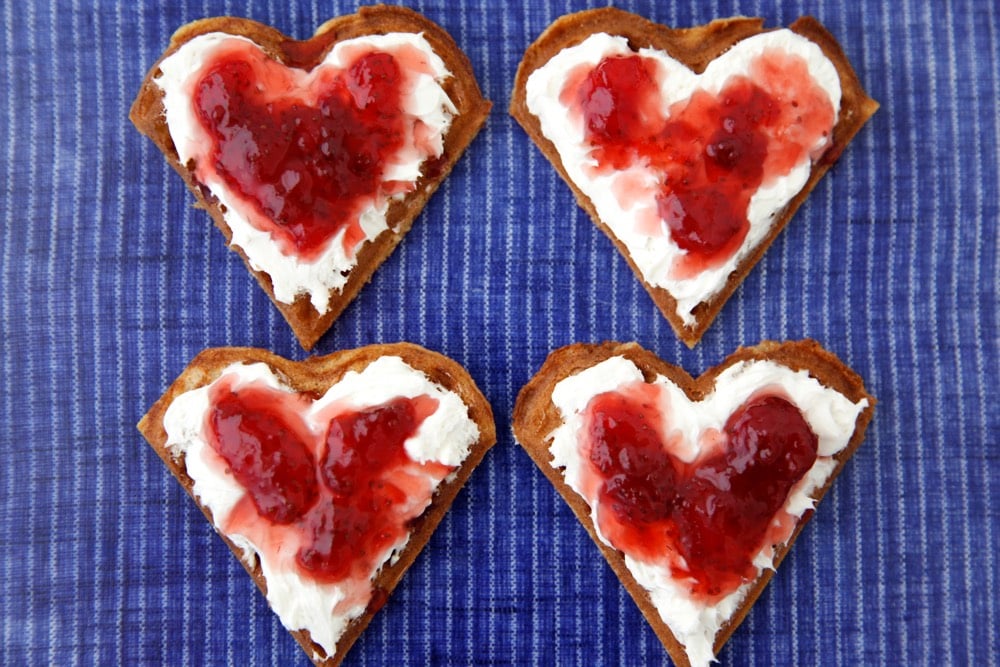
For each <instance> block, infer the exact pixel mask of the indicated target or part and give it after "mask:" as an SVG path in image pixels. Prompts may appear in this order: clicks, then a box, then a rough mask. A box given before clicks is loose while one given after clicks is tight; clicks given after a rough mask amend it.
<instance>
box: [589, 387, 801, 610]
mask: <svg viewBox="0 0 1000 667" xmlns="http://www.w3.org/2000/svg"><path fill="white" fill-rule="evenodd" d="M587 410H588V414H589V417H590V421H589V430H588V441H587V447H588V450H587V458H588V461H589V463H590V465H591V467H592V470H593V472H595V473H596V474H597V475H598V477H599V478H600V480H601V484H600V486H599V490H598V501H599V503H600V505H599V507H600V506H601V505H603V506H605V507H609V508H610V509H611V515H610V516H607V515H604V514H603V513H602V512H600V510H599V513H598V516H599V520H600V522H601V531H602V533H603V534H604V535H605V536H607V537H608V538H609V540H610V541H611V543H612V545H613V546H615V547H616V548H618V549H621V550H622V551H625V552H626V553H629V554H631V555H632V556H633V557H639V558H645V559H652V560H655V559H657V558H662V557H663V556H664V555H666V554H667V552H668V551H670V550H672V551H673V552H675V553H676V554H677V555H679V556H681V557H682V558H683V561H682V562H677V563H674V564H673V565H672V570H673V572H674V574H675V575H676V576H678V577H679V578H681V579H691V580H692V581H693V583H692V585H691V589H690V590H691V593H692V594H693V595H694V596H696V597H702V598H705V599H709V600H712V599H718V598H719V597H720V596H722V595H725V594H727V593H729V592H732V591H733V590H735V589H736V588H737V587H738V586H739V585H740V584H742V583H743V582H744V581H746V580H749V579H751V578H752V577H753V576H754V575H755V568H754V566H753V559H754V557H755V556H756V554H757V552H759V551H760V549H761V548H763V547H764V546H766V545H765V543H764V542H765V540H766V538H767V534H768V528H769V527H770V525H771V522H772V520H773V519H774V518H775V516H776V514H777V513H778V511H779V510H781V508H782V507H783V506H784V504H785V501H786V499H787V498H788V493H789V491H790V490H791V488H792V487H793V486H794V485H795V484H796V483H797V482H798V481H799V480H800V479H802V477H803V476H804V475H805V473H806V472H807V471H808V470H809V468H811V467H812V465H813V463H814V462H815V460H816V455H817V446H818V439H817V437H816V435H815V434H814V433H813V432H812V430H811V429H810V428H809V425H808V424H807V423H806V421H805V419H804V418H803V417H802V413H801V412H799V410H798V408H797V407H795V406H794V405H792V404H791V403H790V402H788V401H787V400H785V399H784V398H781V397H778V396H773V395H767V396H763V397H759V398H756V399H753V400H751V401H750V402H748V403H746V404H744V405H743V406H741V407H740V408H739V409H738V410H737V411H736V412H734V413H733V414H732V415H731V416H730V418H729V419H728V421H727V422H726V425H725V427H724V429H723V432H724V435H725V437H726V440H727V446H726V447H725V448H724V449H723V450H722V451H719V452H718V453H715V454H713V455H711V456H709V457H707V458H702V459H699V460H695V461H694V462H692V463H689V464H685V463H684V462H682V461H680V460H678V459H677V458H676V457H674V456H673V455H672V454H671V453H670V452H669V451H668V450H667V449H666V448H665V446H664V443H663V441H662V439H661V436H660V434H659V431H658V429H657V428H656V427H655V426H654V425H653V420H658V419H659V414H658V413H657V412H655V411H654V407H653V406H651V405H650V404H648V403H645V404H644V403H643V402H640V401H637V400H635V399H634V398H633V397H632V396H629V395H627V394H621V393H609V394H601V395H599V396H597V397H595V398H594V399H593V400H592V401H591V403H590V405H589V406H588V408H587Z"/></svg>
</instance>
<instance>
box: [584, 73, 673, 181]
mask: <svg viewBox="0 0 1000 667" xmlns="http://www.w3.org/2000/svg"><path fill="white" fill-rule="evenodd" d="M655 71H656V70H655V68H654V66H653V65H652V63H651V62H650V61H647V60H645V59H643V58H638V57H634V58H605V59H604V60H602V61H601V62H600V63H599V64H598V65H597V67H595V68H594V69H593V71H592V72H591V73H590V75H589V76H588V77H587V78H586V79H584V80H583V83H582V84H581V86H580V90H579V93H578V98H579V103H580V105H581V106H582V108H583V117H584V127H585V128H586V132H587V138H588V139H589V140H590V141H591V142H592V143H593V144H594V145H595V146H596V147H597V148H598V151H597V155H598V160H599V162H601V164H602V165H605V164H606V165H610V166H611V167H613V168H615V169H622V168H624V167H627V166H628V165H629V163H630V162H631V161H632V159H634V157H635V156H636V154H645V153H647V152H648V151H650V150H653V149H652V148H651V147H649V146H648V145H647V144H648V143H649V142H650V141H652V135H651V134H650V132H649V127H650V125H655V124H659V123H662V122H663V116H662V112H661V111H660V109H659V105H658V102H659V90H658V88H657V85H656V81H655V79H654V73H655Z"/></svg>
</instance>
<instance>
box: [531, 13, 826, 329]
mask: <svg viewBox="0 0 1000 667" xmlns="http://www.w3.org/2000/svg"><path fill="white" fill-rule="evenodd" d="M770 49H777V50H780V51H783V52H785V53H787V54H791V55H796V56H800V57H801V58H802V59H803V60H804V61H805V63H806V64H807V66H808V71H809V74H810V76H811V77H812V78H813V80H814V81H815V83H816V84H818V85H819V86H820V88H822V90H824V91H825V92H826V94H827V95H828V96H829V99H830V102H831V104H832V106H833V109H834V124H836V115H837V113H839V109H840V96H841V89H840V77H839V75H838V73H837V69H836V67H835V66H834V64H833V63H832V62H831V61H830V60H829V59H828V58H827V57H826V56H825V55H824V54H823V51H822V50H821V49H820V48H819V46H817V45H816V44H815V43H813V42H811V41H809V40H808V39H806V38H805V37H802V36H800V35H798V34H796V33H794V32H792V31H790V30H786V29H783V30H774V31H771V32H765V33H761V34H758V35H755V36H753V37H749V38H747V39H744V40H742V41H740V42H738V43H736V44H735V45H734V46H733V47H732V48H731V49H729V50H728V51H727V52H725V53H724V54H723V55H721V56H719V57H718V58H716V59H715V60H713V61H712V62H711V63H709V65H708V66H707V67H706V68H705V71H704V72H703V73H702V74H700V75H699V74H695V73H694V72H692V71H691V70H690V69H688V68H687V67H686V66H685V65H684V64H682V63H680V62H678V61H677V60H675V59H674V58H671V57H670V56H669V55H667V54H666V53H664V52H662V51H658V50H654V49H641V50H640V51H639V52H638V53H639V55H640V56H642V57H643V58H648V59H650V60H651V61H653V62H655V63H656V67H657V68H658V77H657V80H658V81H659V85H660V92H661V95H662V100H663V108H664V110H666V109H669V108H670V107H671V106H672V105H674V104H675V103H678V102H681V101H683V100H686V99H689V98H690V97H691V95H692V93H693V92H695V91H696V90H704V91H706V92H709V93H712V94H716V93H718V92H719V91H720V90H721V89H722V88H723V87H724V86H725V85H726V83H727V81H729V79H730V78H731V77H733V76H736V75H747V74H748V73H749V71H750V66H751V63H752V61H753V60H754V58H756V57H757V56H759V55H760V54H762V53H763V52H764V51H765V50H770ZM634 53H635V52H634V51H633V50H632V49H631V48H630V47H629V45H628V41H627V40H626V39H625V38H624V37H620V36H612V35H608V34H605V33H596V34H593V35H591V36H589V37H588V38H587V39H586V40H584V41H583V42H581V43H580V44H578V45H576V46H571V47H568V48H566V49H563V50H562V51H560V52H559V53H558V54H556V55H555V56H554V57H553V58H552V59H551V60H549V61H548V62H547V63H546V64H545V65H543V66H542V67H540V68H538V69H537V70H535V71H534V72H532V74H531V76H530V77H529V78H528V82H527V86H526V101H527V106H528V109H529V110H530V111H531V113H532V114H534V115H535V116H536V117H537V118H538V120H539V122H540V125H541V130H542V133H543V134H544V135H545V137H546V138H547V139H548V140H549V141H551V142H552V144H553V145H554V146H555V149H556V151H557V152H558V153H559V157H560V159H561V161H562V165H563V167H564V169H565V170H566V173H567V174H568V175H569V177H570V179H571V180H572V181H573V183H575V184H576V186H577V187H578V188H579V189H580V190H581V191H582V192H583V193H584V194H585V195H586V196H587V197H588V198H589V199H590V201H591V202H592V203H593V205H594V208H595V209H596V211H597V214H598V216H599V217H600V218H601V220H602V221H603V222H604V223H605V224H606V225H607V226H608V227H609V228H610V229H611V231H612V232H613V233H614V235H615V236H616V237H617V238H618V239H619V240H620V241H621V242H622V243H623V244H624V245H625V247H626V248H627V249H628V252H629V254H630V255H631V256H632V259H633V261H634V262H635V264H636V266H637V267H638V269H639V271H640V273H641V274H642V276H643V278H644V279H645V281H646V282H647V283H649V284H651V285H654V286H657V287H662V288H664V289H666V290H667V291H668V292H670V294H671V295H673V297H674V299H675V300H676V301H677V315H678V316H679V317H680V318H681V319H682V320H683V321H684V323H685V324H687V325H691V324H693V323H694V321H695V318H694V315H693V314H692V311H693V310H694V308H695V306H697V305H698V304H699V303H702V302H704V301H708V300H709V299H710V298H711V297H712V296H714V295H715V294H717V293H718V292H719V291H720V290H721V289H722V288H723V287H724V286H725V284H726V282H727V281H728V279H729V275H730V274H731V273H732V272H733V270H734V269H735V268H736V267H737V266H739V264H740V263H741V262H742V261H743V260H744V259H745V258H746V257H748V256H749V255H750V254H751V253H752V252H753V250H754V249H755V248H756V247H757V246H758V245H759V244H760V242H761V241H762V240H763V239H764V238H765V237H766V236H767V235H768V233H769V232H770V230H771V228H772V225H773V223H774V220H775V218H776V216H777V214H778V212H780V211H781V210H782V209H783V208H784V207H785V206H786V205H787V204H788V202H789V201H790V200H791V199H792V198H793V197H794V196H795V195H796V194H798V192H799V191H800V190H801V189H802V188H803V186H804V185H805V184H806V182H807V180H808V179H809V174H810V171H811V168H812V162H811V160H810V159H809V157H808V156H806V157H805V158H804V159H802V160H801V161H800V162H799V163H798V164H797V165H796V166H795V167H794V168H793V169H792V170H791V171H790V172H789V173H788V174H786V175H785V176H782V177H780V178H778V179H776V181H775V182H773V183H770V184H767V185H764V186H762V187H760V188H759V189H758V190H757V192H756V193H755V194H754V195H753V196H752V198H751V200H750V204H749V207H748V210H747V220H748V222H749V231H748V232H747V235H746V238H745V239H744V241H743V244H742V245H741V246H740V248H739V249H738V250H737V251H736V252H735V253H734V254H733V255H731V256H730V257H729V258H728V259H727V260H726V261H724V262H723V263H721V264H719V265H718V266H713V267H707V268H705V269H704V270H702V271H700V272H698V273H696V274H695V275H693V276H683V277H678V276H676V275H673V269H674V267H675V264H676V262H677V261H678V260H679V258H681V257H683V256H684V255H685V254H686V251H685V250H683V249H682V248H680V247H679V246H678V245H677V243H676V242H674V240H673V239H671V237H670V235H669V234H650V233H648V232H647V231H644V225H643V224H642V221H643V219H645V218H648V217H649V216H650V215H657V214H656V203H655V200H656V195H657V192H658V188H659V187H660V177H659V176H657V174H655V173H654V172H653V171H652V170H650V169H649V168H648V167H646V166H645V165H643V164H633V165H632V166H629V167H628V168H627V169H624V170H622V171H619V172H617V173H609V174H604V173H595V171H594V169H593V167H595V166H596V162H595V160H594V158H593V157H592V154H591V150H592V147H591V145H590V144H589V142H588V141H587V139H586V137H585V127H584V122H583V119H582V118H578V117H575V116H574V115H573V114H572V113H571V109H570V107H569V106H567V105H566V104H564V101H563V100H561V99H560V94H561V92H562V90H563V87H564V86H565V85H566V82H567V80H568V78H569V76H570V74H571V73H572V72H574V71H576V70H577V69H578V68H579V67H580V66H590V67H591V68H593V67H596V66H597V65H598V64H599V63H600V62H601V61H602V60H604V59H605V58H610V57H616V56H628V55H633V54H634ZM828 141H829V137H823V138H822V139H821V140H820V141H819V142H818V143H817V145H816V146H815V147H814V151H813V152H814V153H815V152H816V151H819V150H822V149H823V148H824V147H825V146H826V144H827V142H828ZM625 183H627V184H628V188H627V190H628V196H627V197H619V196H617V195H616V192H617V191H620V188H618V187H617V185H618V184H625Z"/></svg>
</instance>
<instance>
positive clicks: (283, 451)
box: [205, 377, 453, 602]
mask: <svg viewBox="0 0 1000 667" xmlns="http://www.w3.org/2000/svg"><path fill="white" fill-rule="evenodd" d="M311 403H312V397H310V396H307V395H303V394H296V393H291V392H287V391H280V390H277V389H274V388H272V387H269V386H267V385H264V384H260V383H251V384H247V385H243V386H239V387H238V388H235V389H234V388H233V384H232V382H231V381H228V380H227V379H226V378H225V377H224V378H222V379H221V380H220V381H218V382H216V383H215V384H214V385H213V386H212V388H211V390H210V408H209V410H208V412H207V414H206V423H205V432H206V435H207V438H206V439H207V441H208V444H209V447H210V448H211V450H212V451H213V452H214V453H215V454H217V455H218V456H219V457H220V458H221V465H223V466H224V467H225V469H226V472H227V473H228V474H230V475H232V477H233V478H235V480H236V481H237V482H238V483H239V484H240V486H241V487H243V489H244V490H245V495H244V496H243V497H242V498H241V499H240V500H239V501H238V502H237V503H236V505H235V506H234V508H233V510H232V512H230V514H229V516H228V517H224V518H223V524H222V528H223V530H224V531H225V532H226V533H227V534H237V535H244V536H246V537H248V538H249V539H251V541H252V542H253V543H254V544H256V545H258V546H260V548H261V550H262V551H267V552H273V553H276V554H280V553H282V552H283V551H287V550H288V549H289V548H291V549H293V550H294V551H293V553H294V561H293V562H294V565H293V566H292V567H295V568H297V569H298V571H299V572H300V574H301V575H302V576H304V577H306V578H309V579H313V580H315V581H319V582H324V583H338V582H345V581H362V582H364V581H368V580H370V578H371V576H372V574H373V573H374V572H375V570H377V568H378V567H379V566H380V565H381V563H382V562H383V560H384V559H385V557H386V555H387V553H388V552H389V551H390V550H391V549H392V548H394V547H395V546H397V545H399V544H400V543H401V542H402V541H404V540H405V539H406V537H407V536H408V535H409V532H410V528H411V525H410V524H411V522H412V521H414V520H415V519H416V518H417V517H419V516H420V515H421V514H422V513H423V510H424V508H425V507H426V504H427V503H428V502H429V501H430V496H431V488H432V487H431V484H432V483H436V482H437V481H440V480H441V479H443V478H444V477H446V476H447V475H448V474H449V473H450V472H451V471H452V470H453V468H452V467H451V466H447V465H444V464H441V463H435V462H428V463H423V464H418V463H416V462H415V461H413V460H412V459H410V457H409V456H408V455H407V453H406V449H405V447H404V443H405V442H406V440H407V439H408V438H410V437H412V436H413V435H414V434H416V432H417V430H418V429H419V428H420V424H421V423H422V422H423V421H424V419H426V418H427V417H428V416H429V415H430V414H432V413H433V412H434V411H435V410H436V409H437V400H436V399H433V398H430V397H429V396H420V397H417V398H396V399H393V400H390V401H388V402H386V403H384V404H381V405H377V406H373V407H368V408H364V409H361V410H348V411H344V410H340V411H337V408H336V407H334V408H332V410H334V411H333V412H332V413H330V414H325V413H324V416H325V418H326V419H325V420H324V421H326V422H327V426H326V428H325V430H323V431H322V432H315V431H314V430H312V429H310V427H309V426H308V425H307V423H306V420H305V419H304V417H303V415H304V413H305V412H306V411H307V410H308V409H309V406H310V405H311ZM327 410H330V408H328V409H327ZM352 602H356V601H352Z"/></svg>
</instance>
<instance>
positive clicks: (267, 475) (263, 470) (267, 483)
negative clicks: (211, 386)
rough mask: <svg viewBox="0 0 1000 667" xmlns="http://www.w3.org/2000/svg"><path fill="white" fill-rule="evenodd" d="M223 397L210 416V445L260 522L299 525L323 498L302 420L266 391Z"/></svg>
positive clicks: (253, 389)
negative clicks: (301, 436)
mask: <svg viewBox="0 0 1000 667" xmlns="http://www.w3.org/2000/svg"><path fill="white" fill-rule="evenodd" d="M219 393H220V394H221V395H218V396H215V397H214V398H213V401H212V409H211V411H210V412H209V414H208V433H209V439H208V440H209V445H210V446H211V448H212V449H213V450H215V451H216V452H217V453H218V454H219V456H221V457H222V458H223V460H225V462H226V464H227V465H228V466H229V471H230V472H231V474H232V475H233V477H235V478H236V481H237V482H239V483H240V485H242V486H243V487H244V488H245V489H246V490H247V494H248V495H249V497H250V499H251V500H252V501H253V504H254V506H255V507H256V508H257V511H258V512H259V513H260V515H261V516H263V517H265V518H266V519H268V520H269V521H272V522H274V523H276V524H289V523H292V522H294V521H297V520H298V519H300V518H301V517H302V516H303V515H304V514H305V513H306V512H308V511H309V509H310V508H311V507H312V506H313V505H315V503H316V500H317V498H318V497H319V488H318V482H317V480H316V462H315V460H314V459H313V456H312V453H311V451H310V450H309V448H308V447H307V446H306V444H305V443H303V442H302V440H301V439H300V437H299V435H298V434H299V433H300V432H301V431H302V426H301V424H299V423H296V422H298V420H299V417H298V416H297V415H296V414H294V413H291V412H289V411H287V410H285V409H283V407H282V404H281V403H280V402H278V401H276V400H275V392H274V391H273V390H271V389H268V388H265V387H254V386H249V387H245V388H241V389H239V390H237V391H229V390H223V391H222V392H219Z"/></svg>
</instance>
